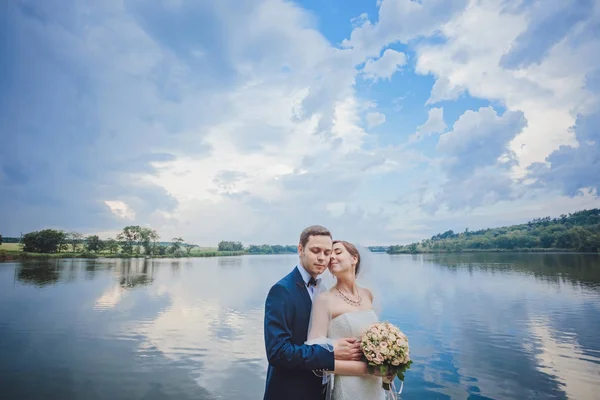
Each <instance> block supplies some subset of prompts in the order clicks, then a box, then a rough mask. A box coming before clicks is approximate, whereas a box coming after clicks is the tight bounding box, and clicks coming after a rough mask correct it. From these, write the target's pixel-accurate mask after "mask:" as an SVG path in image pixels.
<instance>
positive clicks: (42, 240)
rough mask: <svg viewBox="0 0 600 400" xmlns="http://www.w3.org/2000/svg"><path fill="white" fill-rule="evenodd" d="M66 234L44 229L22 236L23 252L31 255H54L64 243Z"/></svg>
mask: <svg viewBox="0 0 600 400" xmlns="http://www.w3.org/2000/svg"><path fill="white" fill-rule="evenodd" d="M65 237H66V234H65V233H64V232H63V231H58V230H55V229H44V230H42V231H35V232H30V233H27V234H25V235H24V236H23V239H22V243H23V251H26V252H31V253H56V252H57V251H58V250H59V247H60V246H61V245H62V244H63V243H64V242H65Z"/></svg>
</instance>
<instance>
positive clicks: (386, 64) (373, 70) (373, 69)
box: [362, 49, 407, 81]
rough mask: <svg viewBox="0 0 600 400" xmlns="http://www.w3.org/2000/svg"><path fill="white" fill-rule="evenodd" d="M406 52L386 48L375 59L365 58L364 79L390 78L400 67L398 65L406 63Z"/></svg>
mask: <svg viewBox="0 0 600 400" xmlns="http://www.w3.org/2000/svg"><path fill="white" fill-rule="evenodd" d="M406 61H407V59H406V54H404V53H402V52H399V51H396V50H392V49H387V50H386V51H384V52H383V55H382V56H381V58H378V59H377V60H372V59H369V60H367V62H366V64H365V67H364V68H363V70H362V72H363V76H364V78H365V79H370V80H373V81H378V80H386V79H387V80H390V79H392V76H393V75H394V74H395V73H396V71H398V70H399V69H400V67H402V66H404V65H406Z"/></svg>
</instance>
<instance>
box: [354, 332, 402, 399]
mask: <svg viewBox="0 0 600 400" xmlns="http://www.w3.org/2000/svg"><path fill="white" fill-rule="evenodd" d="M361 348H362V351H363V353H364V356H365V358H366V361H367V364H368V365H369V372H370V373H371V374H373V373H375V372H376V371H377V372H379V375H381V376H382V377H383V389H384V390H390V386H391V383H392V382H393V378H394V376H397V377H398V378H399V379H400V380H401V381H402V382H404V372H406V370H408V369H410V365H411V364H412V361H411V360H410V349H409V347H408V338H407V337H406V335H405V334H404V333H402V331H400V329H398V328H397V327H396V326H394V325H392V324H390V323H389V322H378V323H375V324H373V325H371V326H370V327H369V329H367V331H366V332H365V333H364V335H363V337H362V342H361Z"/></svg>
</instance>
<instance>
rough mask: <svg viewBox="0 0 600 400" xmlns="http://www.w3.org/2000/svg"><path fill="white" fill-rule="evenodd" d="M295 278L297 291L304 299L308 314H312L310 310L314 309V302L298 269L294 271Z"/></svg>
mask: <svg viewBox="0 0 600 400" xmlns="http://www.w3.org/2000/svg"><path fill="white" fill-rule="evenodd" d="M294 277H295V280H296V289H297V290H298V291H300V297H302V299H303V301H304V304H305V305H306V307H307V308H308V313H309V314H310V310H311V309H312V300H311V299H310V295H309V294H308V290H306V284H305V283H304V279H302V274H300V271H298V267H296V268H295V269H294Z"/></svg>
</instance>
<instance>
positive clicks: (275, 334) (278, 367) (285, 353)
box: [263, 268, 334, 400]
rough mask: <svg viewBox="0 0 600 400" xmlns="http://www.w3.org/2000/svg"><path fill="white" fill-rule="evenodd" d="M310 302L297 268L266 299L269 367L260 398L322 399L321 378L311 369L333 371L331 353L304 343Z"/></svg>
mask: <svg viewBox="0 0 600 400" xmlns="http://www.w3.org/2000/svg"><path fill="white" fill-rule="evenodd" d="M311 309H312V301H311V299H310V296H309V294H308V292H307V290H306V285H305V283H304V280H303V279H302V275H301V274H300V271H298V268H294V270H293V271H292V272H290V273H289V274H288V275H287V276H285V277H284V278H283V279H281V280H280V281H279V282H277V283H276V284H275V285H273V287H271V290H270V291H269V294H268V296H267V301H266V302H265V326H264V331H265V346H266V349H267V359H268V360H269V368H268V370H267V382H266V387H265V395H264V398H263V400H307V399H308V400H319V399H324V398H325V394H324V386H323V384H322V378H321V377H319V376H316V375H315V374H314V373H313V370H315V371H316V370H326V371H333V368H334V355H333V352H330V351H328V350H326V349H324V348H323V347H321V346H318V345H305V344H304V343H305V342H306V337H307V336H308V323H309V320H310V312H311Z"/></svg>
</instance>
